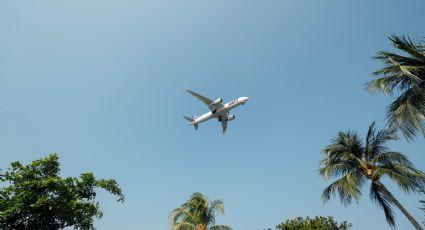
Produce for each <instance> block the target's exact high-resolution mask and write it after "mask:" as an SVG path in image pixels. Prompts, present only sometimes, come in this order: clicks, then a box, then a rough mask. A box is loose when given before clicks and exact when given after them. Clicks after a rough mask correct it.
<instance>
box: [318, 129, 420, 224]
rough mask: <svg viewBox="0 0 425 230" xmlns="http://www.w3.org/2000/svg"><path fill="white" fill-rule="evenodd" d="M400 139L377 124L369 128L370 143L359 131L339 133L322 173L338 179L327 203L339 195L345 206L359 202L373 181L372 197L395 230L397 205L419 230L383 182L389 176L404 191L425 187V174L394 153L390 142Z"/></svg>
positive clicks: (327, 150)
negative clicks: (367, 184)
mask: <svg viewBox="0 0 425 230" xmlns="http://www.w3.org/2000/svg"><path fill="white" fill-rule="evenodd" d="M396 139H397V132H396V130H394V129H383V130H381V131H377V130H376V128H375V123H372V125H370V126H369V130H368V132H367V136H366V142H365V144H363V142H362V141H361V140H360V137H359V135H358V134H357V133H356V132H352V131H348V132H339V133H338V135H337V137H336V138H334V139H333V140H332V141H331V144H330V145H328V146H327V147H326V148H325V149H324V150H323V153H324V159H323V160H322V162H321V167H320V170H319V172H320V174H321V175H322V176H323V177H324V178H325V179H331V178H337V180H336V181H334V182H333V183H331V185H329V186H328V187H327V188H325V189H324V191H323V194H322V198H323V200H324V201H325V202H326V201H328V200H329V199H330V198H331V196H334V195H339V198H340V200H341V202H342V203H343V204H344V205H349V204H350V203H351V201H352V200H359V199H360V197H361V195H362V192H361V190H362V187H363V186H364V185H365V182H366V181H370V182H371V183H370V198H371V199H372V200H373V201H375V202H376V204H377V205H378V206H379V207H380V208H381V209H382V210H383V211H384V214H385V217H386V220H387V222H388V224H389V225H390V226H391V227H395V218H394V214H393V210H392V206H397V208H399V209H400V210H401V211H402V212H403V214H404V215H406V217H407V218H408V219H409V221H410V222H411V223H412V224H413V225H414V226H415V228H417V229H422V228H421V227H420V225H419V224H418V223H417V221H416V220H415V219H414V218H413V217H412V216H411V215H410V214H409V213H408V212H407V211H406V210H405V209H404V207H403V206H402V205H401V204H400V203H399V202H398V201H397V200H396V199H395V197H394V196H393V195H392V194H391V193H390V192H389V191H388V190H387V189H386V187H385V186H384V185H383V184H382V183H381V178H382V177H388V178H389V179H391V180H392V181H393V182H395V183H396V185H397V186H398V187H399V188H400V189H401V190H402V191H404V192H406V193H411V192H419V191H420V190H421V189H422V187H423V186H424V185H425V174H424V173H423V172H421V171H420V170H418V169H416V168H415V167H414V165H413V164H412V163H411V162H410V161H409V160H408V159H407V157H406V156H405V155H404V154H402V153H399V152H395V151H391V150H390V149H388V148H387V146H386V143H387V142H388V141H390V140H396Z"/></svg>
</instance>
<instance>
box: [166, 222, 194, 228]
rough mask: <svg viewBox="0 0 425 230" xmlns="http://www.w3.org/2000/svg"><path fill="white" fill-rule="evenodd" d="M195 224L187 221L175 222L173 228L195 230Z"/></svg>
mask: <svg viewBox="0 0 425 230" xmlns="http://www.w3.org/2000/svg"><path fill="white" fill-rule="evenodd" d="M195 227H196V226H195V225H193V224H191V223H187V222H180V223H175V224H174V225H173V226H172V230H195Z"/></svg>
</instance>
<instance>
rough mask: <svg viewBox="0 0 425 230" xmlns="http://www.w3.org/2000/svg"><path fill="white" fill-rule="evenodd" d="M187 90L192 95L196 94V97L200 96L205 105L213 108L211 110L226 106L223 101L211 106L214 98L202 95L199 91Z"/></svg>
mask: <svg viewBox="0 0 425 230" xmlns="http://www.w3.org/2000/svg"><path fill="white" fill-rule="evenodd" d="M186 91H187V92H188V93H190V94H192V96H194V97H196V98H198V99H199V100H200V101H202V102H203V103H204V104H205V105H207V106H208V108H210V109H211V111H214V110H216V109H220V108H223V107H224V105H223V104H222V103H220V104H217V105H214V106H213V107H211V104H212V103H213V102H214V101H213V100H211V99H209V98H206V97H204V96H202V95H200V94H199V93H195V92H193V91H192V90H186Z"/></svg>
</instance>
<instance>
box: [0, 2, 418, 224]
mask: <svg viewBox="0 0 425 230" xmlns="http://www.w3.org/2000/svg"><path fill="white" fill-rule="evenodd" d="M423 9H425V2H424V1H420V0H406V1H396V0H376V1H367V0H360V1H345V0H343V1H341V0H339V1H336V0H321V1H317V0H297V1H294V0H293V1H289V0H267V1H256V0H254V1H242V0H232V1H228V0H214V1H211V0H203V1H195V0H180V1H175V0H155V1H154V0H150V1H145V0H119V1H118V0H102V1H101V0H91V1H87V0H63V1H57V0H37V1H31V0H29V1H28V0H27V1H23V0H0V50H1V52H0V130H1V132H0V156H1V160H0V168H1V169H6V168H7V167H8V165H9V164H10V163H11V162H13V161H20V162H22V163H30V162H31V161H32V160H36V159H39V158H42V157H45V156H47V155H48V154H50V153H58V154H59V157H60V162H61V167H62V171H61V175H62V176H64V177H67V176H78V175H79V174H81V173H84V172H93V173H94V174H95V175H96V176H97V177H98V178H114V179H116V180H117V181H118V183H119V184H120V186H121V187H122V189H123V191H124V193H125V196H126V200H125V202H124V203H122V204H121V203H117V202H115V198H114V197H113V196H112V195H110V194H108V193H107V192H104V191H101V190H98V197H97V199H98V201H99V202H100V204H101V208H102V210H103V211H104V216H103V218H102V219H100V220H97V221H96V222H95V226H96V227H97V229H101V230H113V229H150V230H164V229H169V228H170V224H169V220H168V215H169V213H170V212H171V211H172V210H173V209H174V208H176V207H178V206H179V205H181V204H182V203H184V202H185V201H186V200H187V199H188V198H189V197H190V195H191V194H192V193H193V192H202V193H203V194H205V195H206V196H208V197H209V198H210V199H211V200H214V199H220V200H222V201H223V202H224V204H225V211H226V213H225V216H219V217H218V218H217V223H218V224H226V225H229V226H231V227H233V228H234V229H235V230H238V229H244V230H258V229H263V228H269V227H270V228H273V227H274V226H276V225H277V224H279V223H280V222H282V221H284V220H286V219H289V218H293V217H297V216H316V215H324V216H327V215H331V216H334V217H335V218H336V220H337V221H343V220H347V221H349V222H351V223H352V224H353V225H354V226H353V228H352V229H353V230H362V229H389V227H388V225H387V223H386V221H385V217H384V214H383V212H382V211H381V210H380V209H379V208H377V206H376V205H375V204H374V203H373V202H372V201H371V200H370V199H369V194H368V190H367V187H365V190H364V191H363V193H364V194H363V197H362V199H361V200H360V201H359V202H358V203H356V202H354V203H353V204H352V205H350V206H348V207H344V206H343V205H342V204H341V203H340V202H339V199H338V198H337V197H336V198H334V199H332V200H331V201H330V202H328V203H326V204H324V203H323V202H322V200H321V192H322V190H323V189H324V188H325V187H326V186H327V185H328V184H330V183H331V181H325V180H324V179H323V178H321V177H320V176H319V175H318V168H319V162H320V160H321V159H322V153H321V150H322V149H323V148H324V147H325V146H326V145H328V144H329V143H330V139H331V138H332V137H334V136H335V135H336V134H337V132H338V131H340V130H341V131H345V130H348V129H350V130H356V131H358V132H359V134H361V135H362V137H364V135H365V133H366V131H367V127H368V126H369V125H370V124H371V123H372V122H373V121H377V124H378V127H380V128H383V127H384V126H385V119H384V118H385V110H386V106H387V105H388V104H389V103H390V102H391V98H389V97H385V96H383V95H379V94H374V93H370V92H367V91H366V90H365V86H364V84H365V83H366V82H368V81H369V80H371V79H373V77H372V76H371V72H373V71H374V70H376V69H378V68H380V67H381V66H382V64H381V63H379V62H378V61H376V60H374V59H373V58H372V56H373V55H374V54H375V53H376V52H377V51H380V50H392V51H394V48H393V47H392V46H391V44H390V43H389V41H388V39H387V38H388V36H389V35H391V34H398V35H403V34H405V35H410V36H412V37H415V38H421V37H422V36H425V32H424V30H423V22H424V21H425V14H424V13H423ZM185 89H192V90H194V91H196V92H199V93H201V94H203V95H205V96H206V97H209V98H211V99H213V100H214V99H216V98H218V97H222V98H223V100H224V101H230V100H232V99H234V98H237V97H240V96H249V97H250V101H248V103H246V104H245V106H242V107H238V108H237V109H235V110H234V111H232V113H233V114H235V115H236V119H235V120H234V121H231V122H230V123H229V127H228V130H227V132H226V134H224V135H223V134H222V132H221V127H220V125H219V123H218V122H216V121H209V122H207V123H203V124H201V125H200V127H199V130H198V131H195V129H193V127H190V126H189V125H188V124H187V121H186V120H184V119H183V117H182V116H184V115H200V114H202V113H205V112H206V111H207V108H206V107H205V106H204V105H203V104H202V103H201V102H199V101H197V100H196V99H195V98H193V97H192V96H191V95H189V94H188V93H186V92H185V91H184V90H185ZM424 140H425V139H424V137H423V136H419V137H418V138H416V139H415V140H414V141H413V142H410V143H409V142H407V141H405V140H404V139H401V140H400V141H397V142H392V143H390V147H391V148H392V149H394V150H397V151H401V152H404V153H406V154H407V155H408V156H409V159H410V160H412V161H413V163H414V164H415V165H416V166H417V167H418V168H420V169H422V170H425V152H424V149H425V141H424ZM384 184H385V185H387V187H388V189H389V190H390V191H391V192H393V194H394V195H395V196H396V197H397V198H398V199H399V201H400V202H401V203H402V204H403V205H405V207H406V209H407V210H408V211H410V213H411V214H412V215H413V216H414V217H415V218H416V219H417V220H418V221H420V222H422V221H424V219H425V217H424V214H423V212H422V211H420V210H419V209H418V207H419V206H420V205H419V203H418V201H419V200H420V199H421V197H420V196H418V195H414V194H410V195H407V194H404V193H402V192H401V191H400V190H399V189H398V188H397V187H396V186H394V184H392V183H391V181H388V180H384ZM422 199H423V197H422ZM395 213H396V223H397V227H398V229H413V227H412V225H411V224H410V222H408V221H407V219H406V218H405V217H404V216H403V215H402V214H401V212H399V211H398V210H395Z"/></svg>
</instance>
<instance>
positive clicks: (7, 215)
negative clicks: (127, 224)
mask: <svg viewBox="0 0 425 230" xmlns="http://www.w3.org/2000/svg"><path fill="white" fill-rule="evenodd" d="M58 160H59V158H58V156H57V155H56V154H51V155H49V156H48V157H46V158H42V159H39V160H36V161H33V162H32V163H31V164H28V165H22V164H21V163H19V162H14V163H12V164H11V166H10V168H9V169H8V170H7V171H6V172H5V173H2V174H0V183H1V184H2V186H1V187H0V229H15V230H25V229H31V230H32V229H46V230H57V229H62V228H65V227H73V228H74V229H84V230H86V229H92V228H93V218H94V217H96V218H101V217H102V211H101V210H100V208H99V203H98V202H95V201H94V199H95V197H96V192H95V188H103V189H105V190H107V191H108V192H110V193H112V194H114V195H115V196H117V199H118V201H120V202H122V201H124V196H123V194H122V191H121V189H120V188H119V186H118V184H117V182H116V181H115V180H112V179H108V180H105V179H100V180H97V179H96V178H95V176H94V175H93V174H92V173H83V174H81V175H80V177H78V178H74V177H67V178H61V177H60V175H59V173H60V164H59V161H58Z"/></svg>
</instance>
